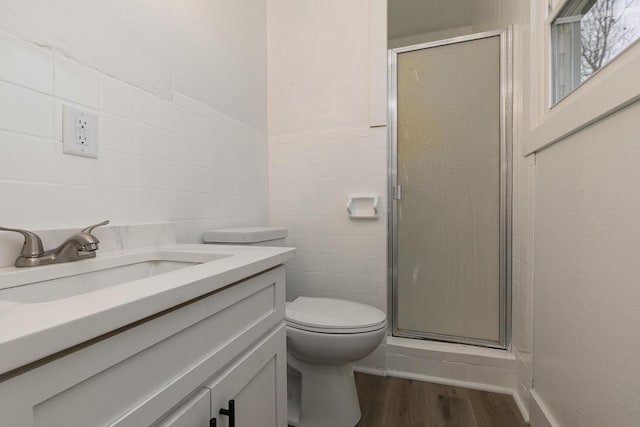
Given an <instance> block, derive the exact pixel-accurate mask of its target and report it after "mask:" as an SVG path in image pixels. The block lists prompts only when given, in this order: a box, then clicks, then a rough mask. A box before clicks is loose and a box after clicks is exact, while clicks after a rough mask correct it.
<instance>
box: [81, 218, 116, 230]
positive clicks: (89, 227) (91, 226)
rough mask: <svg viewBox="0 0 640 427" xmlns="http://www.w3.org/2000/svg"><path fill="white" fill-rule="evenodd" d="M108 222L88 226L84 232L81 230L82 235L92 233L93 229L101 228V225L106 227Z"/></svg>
mask: <svg viewBox="0 0 640 427" xmlns="http://www.w3.org/2000/svg"><path fill="white" fill-rule="evenodd" d="M109 222H110V221H109V220H106V221H102V222H101V223H100V224H94V225H90V226H88V227H87V228H85V229H84V230H82V232H83V233H91V232H92V231H93V229H94V228H96V227H102V226H103V225H107V224H109Z"/></svg>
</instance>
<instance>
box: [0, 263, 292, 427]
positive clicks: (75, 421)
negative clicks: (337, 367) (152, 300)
mask: <svg viewBox="0 0 640 427" xmlns="http://www.w3.org/2000/svg"><path fill="white" fill-rule="evenodd" d="M284 285H285V284H284V267H282V266H278V267H276V268H273V269H271V270H268V271H265V272H263V273H261V274H258V275H256V276H253V277H251V278H248V279H245V280H243V281H241V282H238V283H235V284H231V285H229V286H227V287H224V288H222V289H219V290H217V291H214V292H211V293H209V294H205V295H203V296H201V297H198V298H196V299H194V300H191V301H188V302H183V303H179V304H178V305H176V306H175V307H173V308H171V309H169V310H166V311H164V312H162V313H158V314H156V315H154V316H151V317H149V318H146V319H142V320H141V321H139V322H136V323H135V324H133V325H129V326H126V327H123V328H121V329H119V330H116V331H111V332H108V333H106V334H104V335H102V336H100V337H96V338H95V339H94V340H92V341H90V342H86V343H83V344H81V345H78V346H76V347H74V348H71V349H68V350H65V351H63V352H61V353H59V354H56V355H53V356H50V357H48V358H46V359H43V360H41V361H38V362H36V363H33V364H30V365H27V366H25V367H23V368H20V369H18V370H14V371H12V372H9V373H8V374H4V375H2V376H0V425H2V427H56V426H59V427H75V426H78V427H90V426H113V427H125V426H134V427H141V426H165V427H168V426H172V427H191V426H194V427H195V426H199V427H208V426H210V425H214V422H213V421H212V422H211V424H210V420H211V418H215V425H216V427H229V416H227V415H221V414H220V409H229V400H234V403H235V426H236V427H272V426H273V427H284V426H286V425H287V422H286V333H285V326H284V321H283V319H284V304H285V303H284V301H285V297H284V292H285V288H284ZM0 357H1V355H0Z"/></svg>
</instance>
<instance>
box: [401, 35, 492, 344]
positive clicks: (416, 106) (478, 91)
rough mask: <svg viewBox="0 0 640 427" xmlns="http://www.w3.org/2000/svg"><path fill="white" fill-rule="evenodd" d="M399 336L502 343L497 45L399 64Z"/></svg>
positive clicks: (472, 45) (445, 49) (434, 51)
mask: <svg viewBox="0 0 640 427" xmlns="http://www.w3.org/2000/svg"><path fill="white" fill-rule="evenodd" d="M397 79H398V80H397V113H398V119H397V132H398V134H397V159H398V164H397V179H398V184H400V185H402V186H403V190H404V198H403V200H401V201H400V202H399V203H398V211H397V251H398V252H397V294H396V297H397V301H396V304H397V306H396V312H397V327H398V328H399V329H403V330H409V331H420V332H426V333H429V334H441V335H453V336H458V337H468V338H473V339H479V340H490V341H496V342H497V341H499V339H500V292H501V291H500V268H501V267H500V250H501V249H500V39H499V37H498V36H496V37H490V38H484V39H479V40H472V41H467V42H462V43H457V44H452V45H446V46H440V47H433V48H429V49H421V50H416V51H411V52H405V53H399V54H398V56H397Z"/></svg>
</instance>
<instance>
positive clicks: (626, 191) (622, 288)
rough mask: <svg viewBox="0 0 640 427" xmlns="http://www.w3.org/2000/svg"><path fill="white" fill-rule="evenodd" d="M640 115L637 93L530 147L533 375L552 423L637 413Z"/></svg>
mask: <svg viewBox="0 0 640 427" xmlns="http://www.w3.org/2000/svg"><path fill="white" fill-rule="evenodd" d="M638 117H640V103H638V102H636V103H635V104H633V105H631V106H629V107H627V108H625V109H624V110H622V111H620V112H618V113H616V114H615V115H613V116H610V117H608V118H607V119H605V120H603V121H601V122H599V123H597V124H595V125H593V126H592V127H590V128H588V129H586V130H583V131H581V132H579V133H577V134H575V135H573V136H570V137H568V138H567V139H565V140H564V141H562V142H560V143H557V144H554V145H552V146H551V147H549V148H547V149H545V150H543V151H541V152H540V153H539V154H538V155H537V156H536V159H537V161H536V206H535V215H536V227H535V293H534V306H533V308H534V342H535V347H534V352H533V362H534V363H533V366H534V371H533V373H534V377H533V378H534V390H535V391H536V393H537V394H538V396H539V398H540V400H541V401H542V403H543V404H544V405H546V407H547V409H548V410H549V412H550V414H551V416H552V417H553V418H555V420H556V422H557V423H558V424H557V425H558V426H565V427H570V426H575V427H577V426H580V427H596V426H604V425H610V426H614V425H615V426H635V425H637V423H638V420H639V419H640V365H639V364H638V362H637V361H638V351H640V344H639V343H640V331H639V330H638V322H639V321H640V308H639V307H640V287H638V277H640V265H639V264H638V259H639V256H640V249H639V248H640V223H639V222H638V218H640V198H639V197H638V185H637V184H638V179H639V178H640V173H639V172H638V166H637V165H638V163H639V162H640V150H639V149H638V134H639V132H640V125H639V124H638V120H637V119H638ZM532 421H535V420H534V419H532ZM537 425H538V424H534V426H537ZM540 425H542V424H540Z"/></svg>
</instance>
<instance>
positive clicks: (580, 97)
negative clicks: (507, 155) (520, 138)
mask: <svg viewBox="0 0 640 427" xmlns="http://www.w3.org/2000/svg"><path fill="white" fill-rule="evenodd" d="M639 100H640V43H636V44H635V45H633V46H631V47H630V48H629V49H628V50H627V51H626V52H624V53H623V54H622V55H620V56H619V57H618V58H616V59H615V60H613V61H612V62H611V63H610V64H609V65H608V66H607V67H605V68H603V69H602V70H600V71H599V72H598V73H597V74H596V75H595V76H593V77H592V78H591V79H590V80H588V81H586V82H585V83H584V84H583V85H582V86H580V87H578V88H577V89H576V90H575V91H574V92H573V93H571V94H569V95H568V96H567V97H566V98H565V99H563V100H561V101H560V102H559V103H558V104H557V105H556V106H555V107H554V108H553V109H551V110H549V111H547V114H546V115H545V117H544V119H543V121H542V122H541V123H540V124H539V125H538V126H536V127H535V128H534V129H532V131H531V132H530V133H529V134H528V135H527V137H526V139H525V141H524V150H523V155H525V156H527V155H529V154H532V153H535V152H536V151H540V150H541V149H543V148H545V147H547V146H549V145H551V144H554V143H556V142H558V141H561V140H563V139H565V138H566V137H567V136H569V135H571V134H574V133H576V132H578V131H580V130H581V129H584V128H586V127H587V126H590V125H592V124H593V123H596V122H597V121H599V120H601V119H603V118H605V117H607V116H608V115H610V114H613V113H615V112H616V111H618V110H620V109H622V108H624V107H626V106H628V105H630V104H632V103H634V102H636V101H639ZM639 119H640V118H639Z"/></svg>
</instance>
